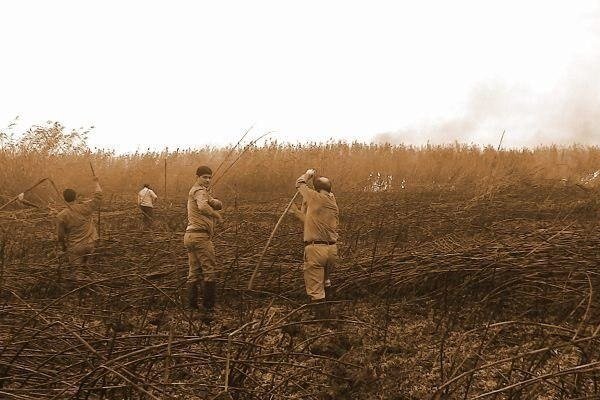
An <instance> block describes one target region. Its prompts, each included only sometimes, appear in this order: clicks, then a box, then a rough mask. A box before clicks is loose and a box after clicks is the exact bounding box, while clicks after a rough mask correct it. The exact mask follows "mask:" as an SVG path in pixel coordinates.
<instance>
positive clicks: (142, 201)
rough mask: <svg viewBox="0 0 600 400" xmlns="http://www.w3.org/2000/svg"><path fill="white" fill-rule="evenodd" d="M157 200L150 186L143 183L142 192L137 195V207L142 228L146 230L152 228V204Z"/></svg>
mask: <svg viewBox="0 0 600 400" xmlns="http://www.w3.org/2000/svg"><path fill="white" fill-rule="evenodd" d="M157 199H158V196H157V195H156V193H154V190H152V188H150V185H149V184H147V183H145V184H144V187H143V188H142V190H140V191H139V193H138V201H137V202H138V206H140V210H141V211H142V219H143V221H144V227H145V228H146V229H148V228H151V227H152V222H153V220H154V202H155V201H156V200H157Z"/></svg>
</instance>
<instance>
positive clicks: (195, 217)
mask: <svg viewBox="0 0 600 400" xmlns="http://www.w3.org/2000/svg"><path fill="white" fill-rule="evenodd" d="M212 175H213V173H212V170H211V169H210V168H209V167H208V166H205V165H203V166H200V167H198V169H197V170H196V181H195V183H194V185H193V186H192V187H191V188H190V190H189V192H188V197H187V218H188V225H187V228H186V230H185V235H184V239H183V243H184V246H185V248H186V250H187V254H188V261H189V269H188V276H187V282H186V291H187V305H188V307H189V308H190V310H191V311H193V312H198V313H199V317H200V319H201V320H203V321H205V322H210V321H212V320H213V318H214V309H215V303H216V278H217V273H218V266H217V260H216V256H215V248H214V244H213V235H214V230H215V225H218V224H221V223H222V222H223V218H222V216H221V213H220V211H221V210H222V209H223V204H222V202H221V201H219V200H218V199H216V198H214V197H213V196H212V194H211V192H210V183H211V179H212ZM311 181H312V188H311V187H310V186H309V183H310V182H311ZM94 182H95V190H94V194H93V197H92V199H91V200H89V201H87V202H78V201H76V200H77V193H76V192H75V191H74V190H73V189H66V190H64V192H63V197H64V200H65V202H66V204H67V208H65V209H64V210H62V211H61V212H60V213H59V214H58V216H57V226H58V241H59V243H60V245H61V247H62V249H63V250H64V251H65V252H66V254H67V255H68V259H69V263H70V264H71V265H72V266H73V267H77V266H81V265H87V263H88V262H89V258H90V255H91V254H92V253H93V252H94V246H95V242H96V240H97V239H98V233H97V230H96V227H95V226H94V223H93V214H94V212H95V211H97V210H99V209H100V205H101V201H102V188H101V186H100V183H99V181H98V178H96V177H94ZM296 189H297V190H298V192H299V193H300V195H301V196H302V198H303V201H302V206H301V208H298V207H297V206H295V205H294V206H293V207H290V210H289V212H290V213H291V214H292V215H294V216H295V217H297V218H298V219H299V220H300V221H302V223H303V224H304V262H303V272H304V282H305V288H306V293H307V294H308V296H309V297H310V300H311V302H312V303H314V304H313V307H312V308H313V310H314V314H315V317H316V318H318V319H327V318H328V317H329V313H330V310H329V307H328V303H327V302H326V300H329V299H331V298H332V296H333V289H332V285H331V278H330V275H331V272H332V269H333V268H334V266H335V265H336V262H337V258H338V250H337V244H336V243H337V240H338V224H339V210H338V206H337V202H336V199H335V196H334V195H333V193H332V191H331V182H330V181H329V179H327V178H325V177H322V176H321V177H317V176H316V171H315V170H314V169H308V170H307V171H306V172H305V173H304V174H302V175H301V176H300V177H299V178H298V179H297V180H296ZM157 199H158V196H157V195H156V193H154V191H153V190H152V189H151V187H150V185H148V184H145V185H144V187H143V188H142V189H141V190H140V192H139V193H138V200H137V203H138V206H139V207H140V211H141V213H142V218H143V222H144V226H145V227H151V225H152V219H153V210H154V203H155V201H156V200H157ZM199 286H201V287H199ZM199 289H201V291H202V305H201V306H200V305H199V304H198V300H199Z"/></svg>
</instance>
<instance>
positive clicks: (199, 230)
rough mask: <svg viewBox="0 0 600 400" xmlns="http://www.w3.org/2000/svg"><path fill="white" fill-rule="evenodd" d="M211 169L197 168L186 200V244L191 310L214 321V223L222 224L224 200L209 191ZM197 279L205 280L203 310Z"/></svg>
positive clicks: (188, 291)
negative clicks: (200, 305) (199, 302)
mask: <svg viewBox="0 0 600 400" xmlns="http://www.w3.org/2000/svg"><path fill="white" fill-rule="evenodd" d="M211 179H212V170H211V169H210V168H209V167H207V166H205V165H203V166H200V167H198V169H197V170H196V182H195V183H194V185H193V186H192V187H191V189H190V191H189V193H188V199H187V214H188V226H187V228H186V230H185V236H184V239H183V243H184V245H185V248H186V249H187V253H188V261H189V271H188V278H187V299H188V305H189V307H190V309H191V310H193V311H194V310H195V311H199V312H201V315H200V318H201V319H202V320H203V321H205V322H210V321H212V320H213V311H214V307H215V302H216V285H217V283H216V276H217V261H216V257H215V247H214V245H213V242H212V238H213V233H214V226H215V222H217V223H221V222H222V217H221V214H219V212H218V211H219V210H221V208H222V207H223V205H222V203H221V202H220V201H219V200H217V199H214V198H213V197H212V196H211V195H210V193H209V192H208V187H209V185H210V181H211ZM198 282H201V283H202V294H203V298H202V309H201V310H200V309H199V307H198Z"/></svg>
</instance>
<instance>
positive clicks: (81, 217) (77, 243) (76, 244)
mask: <svg viewBox="0 0 600 400" xmlns="http://www.w3.org/2000/svg"><path fill="white" fill-rule="evenodd" d="M93 179H94V184H95V190H94V195H93V197H92V199H91V200H90V201H87V202H83V203H77V202H76V201H75V200H76V199H77V193H76V192H75V190H73V189H65V190H64V191H63V198H64V199H65V201H66V202H67V208H65V209H64V210H62V211H61V212H60V213H59V214H58V216H57V230H58V242H59V243H60V245H61V247H62V250H63V251H66V252H67V256H68V258H69V263H70V264H71V266H72V267H75V266H81V265H84V266H85V265H87V263H88V262H89V260H90V254H91V253H93V252H94V247H95V244H96V240H98V231H97V230H96V227H95V226H94V221H93V213H94V211H97V210H99V209H100V203H101V202H102V188H101V187H100V183H99V181H98V178H97V177H96V176H95V175H94V178H93Z"/></svg>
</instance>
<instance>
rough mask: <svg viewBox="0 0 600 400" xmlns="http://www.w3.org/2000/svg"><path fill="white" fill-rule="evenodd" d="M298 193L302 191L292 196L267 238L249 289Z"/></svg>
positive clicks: (250, 287) (249, 288) (250, 288)
mask: <svg viewBox="0 0 600 400" xmlns="http://www.w3.org/2000/svg"><path fill="white" fill-rule="evenodd" d="M298 193H300V192H296V194H294V197H292V200H290V202H289V203H288V205H287V207H286V208H285V210H284V211H283V214H281V217H279V221H277V224H275V228H273V231H272V232H271V236H269V240H267V244H266V245H265V248H264V249H263V251H262V254H261V255H260V258H259V259H258V264H256V267H254V271H252V276H251V277H250V282H248V290H252V285H253V284H254V278H256V273H257V272H258V269H259V268H260V266H261V265H262V261H263V258H264V257H265V254H267V249H268V248H269V245H270V244H271V240H273V236H275V232H276V231H277V228H279V225H280V224H281V221H283V217H285V214H287V212H288V210H289V209H290V207H291V206H292V204H293V203H294V200H296V197H298Z"/></svg>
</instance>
